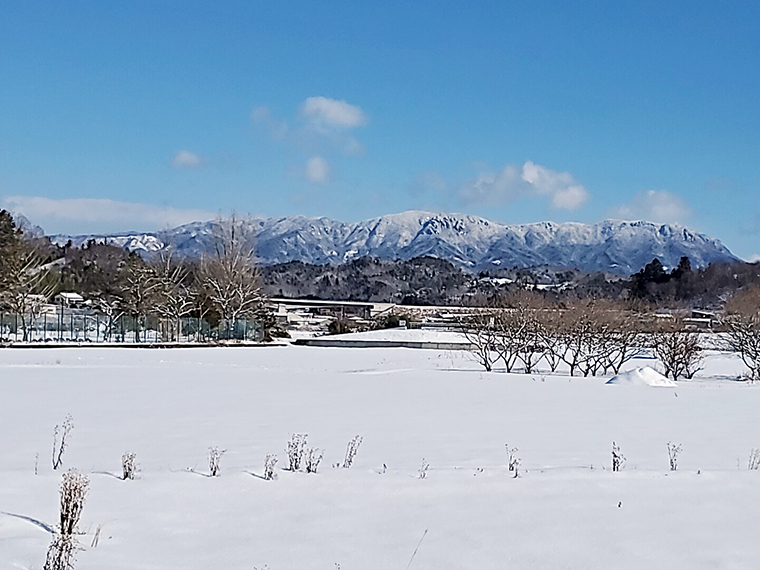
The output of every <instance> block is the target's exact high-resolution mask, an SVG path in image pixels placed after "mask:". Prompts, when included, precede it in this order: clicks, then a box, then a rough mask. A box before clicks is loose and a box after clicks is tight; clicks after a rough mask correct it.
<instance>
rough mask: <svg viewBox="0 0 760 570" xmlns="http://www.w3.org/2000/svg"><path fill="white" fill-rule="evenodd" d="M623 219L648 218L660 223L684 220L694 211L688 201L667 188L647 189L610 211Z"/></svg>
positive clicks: (612, 214)
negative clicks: (627, 202) (630, 200)
mask: <svg viewBox="0 0 760 570" xmlns="http://www.w3.org/2000/svg"><path fill="white" fill-rule="evenodd" d="M610 215H611V216H612V217H614V218H620V219H623V220H646V221H649V222H658V223H674V222H684V221H685V220H687V219H688V218H690V217H691V215H692V211H691V208H690V207H689V205H688V204H687V203H686V201H685V200H684V199H683V198H681V197H680V196H678V195H676V194H671V193H670V192H667V191H665V190H647V191H646V192H640V193H638V194H637V195H636V197H635V198H634V199H633V201H632V202H630V203H629V204H624V205H622V206H620V207H619V208H616V209H614V210H612V211H611V212H610Z"/></svg>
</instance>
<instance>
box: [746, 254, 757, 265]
mask: <svg viewBox="0 0 760 570" xmlns="http://www.w3.org/2000/svg"><path fill="white" fill-rule="evenodd" d="M747 261H748V262H749V263H757V262H759V261H760V253H753V254H752V255H750V256H749V257H748V258H747Z"/></svg>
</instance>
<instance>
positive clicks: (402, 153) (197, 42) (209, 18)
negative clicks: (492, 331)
mask: <svg viewBox="0 0 760 570" xmlns="http://www.w3.org/2000/svg"><path fill="white" fill-rule="evenodd" d="M758 29H760V4H759V3H757V2H731V1H727V2H723V3H720V4H719V3H717V2H693V1H692V2H685V1H671V2H665V3H663V2H649V1H639V2H618V1H607V2H602V1H596V2H587V1H582V0H581V1H578V2H559V1H530V2H528V1H525V2H520V1H518V2H477V3H472V2H470V3H465V2H447V1H436V2H409V1H408V0H407V1H405V2H392V1H390V2H389V1H383V2H362V3H357V2H345V3H341V2H321V3H313V2H278V3H273V2H268V3H263V2H218V3H202V2H192V1H183V2H172V1H161V2H125V3H121V4H120V5H118V6H116V5H115V3H104V2H77V1H75V2H69V3H59V2H35V3H31V2H6V3H5V5H4V7H3V17H2V18H0V206H2V207H6V208H11V209H12V210H14V211H18V212H22V213H25V214H26V215H27V216H28V217H29V218H30V219H31V220H32V221H33V222H35V223H38V224H40V225H42V226H43V227H44V228H45V229H46V230H47V231H48V232H72V233H74V232H93V231H121V230H127V229H137V230H155V229H160V228H162V227H165V226H168V225H176V224H178V223H183V222H187V221H190V220H193V219H200V218H203V217H213V216H215V215H218V214H220V213H221V214H227V213H229V212H231V211H236V212H238V213H240V214H253V215H267V216H285V215H293V214H302V215H307V216H329V217H333V218H337V219H341V220H345V221H356V220H361V219H366V218H370V217H375V216H379V215H383V214H387V213H394V212H400V211H404V210H408V209H426V210H434V211H446V212H462V213H471V214H477V215H481V216H484V217H487V218H489V219H492V220H496V221H501V222H506V223H525V222H532V221H541V220H554V221H559V222H561V221H580V222H596V221H599V220H602V219H604V218H608V217H615V218H627V219H634V218H635V219H647V220H651V221H657V222H679V223H682V224H684V225H687V226H689V227H692V228H694V229H696V230H698V231H701V232H704V233H707V234H709V235H712V236H714V237H717V238H720V239H721V240H723V241H724V243H726V245H728V247H729V248H730V249H731V250H732V251H733V252H734V253H736V254H737V255H739V256H742V257H745V258H751V257H752V256H754V255H756V254H758V253H760V244H759V243H758V241H759V238H760V192H758V189H759V188H760V135H759V133H760V106H759V105H758V101H760V73H758V69H760V61H759V60H760V34H758V32H757V30H758Z"/></svg>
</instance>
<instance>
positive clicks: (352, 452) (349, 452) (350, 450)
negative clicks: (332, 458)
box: [343, 435, 362, 469]
mask: <svg viewBox="0 0 760 570" xmlns="http://www.w3.org/2000/svg"><path fill="white" fill-rule="evenodd" d="M361 444H362V437H361V436H360V435H357V436H356V437H354V439H352V440H351V441H349V442H348V446H347V447H346V458H345V459H344V460H343V469H348V468H349V467H351V464H352V463H353V462H354V457H356V452H357V451H359V446H360V445H361Z"/></svg>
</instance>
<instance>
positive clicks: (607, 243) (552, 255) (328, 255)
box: [51, 211, 737, 275]
mask: <svg viewBox="0 0 760 570" xmlns="http://www.w3.org/2000/svg"><path fill="white" fill-rule="evenodd" d="M245 223H246V224H249V225H250V228H251V230H252V231H254V232H255V234H256V242H257V243H256V255H257V259H258V260H259V262H260V263H261V264H263V265H273V264H277V263H286V262H288V261H303V262H304V263H311V264H339V263H344V262H347V261H350V260H352V259H356V258H359V257H379V258H381V259H391V260H393V259H402V260H405V259H412V258H415V257H422V256H430V257H437V258H440V259H446V260H448V261H451V262H452V263H454V264H455V265H457V266H459V267H462V268H464V269H467V270H468V271H473V272H476V271H483V270H487V269H489V268H498V267H532V266H539V265H551V266H556V267H568V268H578V269H582V270H586V271H604V272H608V273H615V274H620V275H624V274H631V273H634V272H636V271H638V270H639V269H641V268H642V267H643V266H644V265H646V263H648V262H650V261H651V260H652V259H653V258H655V257H657V258H659V259H660V261H661V262H662V264H663V265H664V266H666V267H674V266H675V265H677V264H678V261H679V260H680V258H681V257H682V256H688V257H689V258H690V260H691V262H692V265H693V266H694V267H704V266H706V265H708V264H710V263H714V262H722V261H735V260H737V258H736V257H735V256H734V255H733V254H732V253H731V252H730V251H729V250H728V249H727V248H726V247H725V246H724V245H723V244H722V243H721V242H720V241H719V240H717V239H714V238H711V237H709V236H706V235H704V234H701V233H698V232H695V231H693V230H690V229H688V228H686V227H684V226H681V225H678V224H655V223H652V222H645V221H623V220H604V221H601V222H598V223H596V224H583V223H579V222H564V223H556V222H534V223H528V224H511V225H510V224H502V223H499V222H493V221H490V220H487V219H486V218H481V217H479V216H473V215H466V214H437V213H432V212H423V211H407V212H402V213H399V214H388V215H385V216H379V217H376V218H371V219H369V220H364V221H361V222H355V223H349V222H341V221H338V220H333V219H331V218H327V217H314V218H310V217H306V216H287V217H279V218H251V219H249V220H246V222H245ZM217 224H218V221H208V222H192V223H190V224H185V225H182V226H179V227H177V228H173V229H170V230H164V231H160V232H122V233H118V234H110V235H105V234H101V235H81V236H64V235H55V236H51V239H52V240H53V241H54V242H55V243H58V244H59V245H63V244H64V243H66V242H67V241H68V240H69V239H70V240H71V241H72V244H73V245H75V246H79V245H81V244H83V243H86V242H87V241H88V240H91V239H94V240H96V241H104V240H108V242H109V243H113V244H114V245H118V246H120V247H126V248H127V249H129V250H131V251H138V252H140V253H141V254H143V255H146V256H148V257H150V256H154V255H157V254H160V253H161V252H169V251H171V252H173V253H174V254H176V255H180V256H186V257H196V258H197V257H200V256H202V255H204V254H206V253H208V252H209V251H212V243H213V240H214V227H215V225H217Z"/></svg>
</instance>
